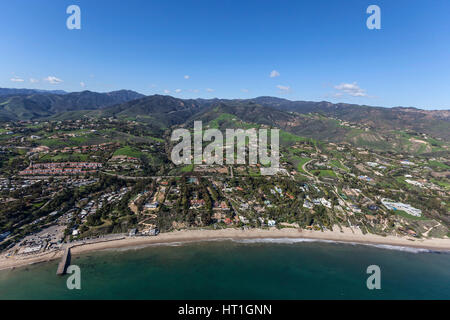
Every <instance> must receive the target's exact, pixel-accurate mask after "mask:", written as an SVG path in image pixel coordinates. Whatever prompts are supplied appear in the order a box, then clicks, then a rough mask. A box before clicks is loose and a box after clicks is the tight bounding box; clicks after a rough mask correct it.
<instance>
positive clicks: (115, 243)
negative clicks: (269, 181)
mask: <svg viewBox="0 0 450 320" xmlns="http://www.w3.org/2000/svg"><path fill="white" fill-rule="evenodd" d="M342 229H343V232H341V231H328V230H327V231H323V232H322V231H312V230H299V229H296V228H283V229H276V228H271V229H248V230H241V229H235V228H228V229H220V230H204V229H200V230H181V231H172V232H167V233H160V234H159V235H158V236H154V237H152V236H145V237H139V236H138V237H127V238H125V239H120V240H111V241H103V242H97V243H88V244H81V245H76V246H74V247H73V248H71V254H72V255H78V254H83V253H87V252H92V251H99V250H105V249H119V248H126V247H130V248H131V247H137V246H147V245H154V244H171V243H192V242H202V241H221V240H231V241H236V240H268V241H270V240H271V239H290V240H295V239H299V240H305V241H330V242H337V243H347V244H359V245H371V246H389V247H399V248H402V247H404V248H413V249H424V250H430V251H449V252H450V239H448V238H447V239H438V238H433V239H415V238H409V237H396V236H386V237H383V236H379V235H374V234H366V235H363V234H362V233H361V232H360V231H359V230H353V229H350V228H342ZM62 253H63V250H60V251H53V252H48V253H42V254H39V255H35V256H29V257H17V256H13V257H9V258H6V257H5V255H2V256H1V257H0V270H6V269H15V268H18V267H23V266H27V265H32V264H37V263H42V262H50V261H53V260H56V259H60V258H61V256H62Z"/></svg>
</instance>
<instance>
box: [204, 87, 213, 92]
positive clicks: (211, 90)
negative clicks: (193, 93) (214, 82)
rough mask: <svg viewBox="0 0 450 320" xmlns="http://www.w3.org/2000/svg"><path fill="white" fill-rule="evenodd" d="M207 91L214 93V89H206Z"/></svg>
mask: <svg viewBox="0 0 450 320" xmlns="http://www.w3.org/2000/svg"><path fill="white" fill-rule="evenodd" d="M206 91H208V92H214V89H211V88H206Z"/></svg>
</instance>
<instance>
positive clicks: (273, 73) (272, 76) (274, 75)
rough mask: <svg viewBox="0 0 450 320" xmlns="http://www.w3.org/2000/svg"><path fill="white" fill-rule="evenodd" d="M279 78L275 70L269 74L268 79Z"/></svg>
mask: <svg viewBox="0 0 450 320" xmlns="http://www.w3.org/2000/svg"><path fill="white" fill-rule="evenodd" d="M279 76H280V73H279V72H278V71H277V70H273V71H272V72H271V73H270V77H271V78H275V77H279Z"/></svg>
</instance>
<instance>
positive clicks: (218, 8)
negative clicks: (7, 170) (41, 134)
mask: <svg viewBox="0 0 450 320" xmlns="http://www.w3.org/2000/svg"><path fill="white" fill-rule="evenodd" d="M71 4H76V5H78V6H80V8H81V15H82V17H81V24H82V26H81V30H68V29H67V27H66V19H67V17H68V16H69V15H68V14H66V8H67V7H68V6H69V5H71ZM371 4H376V5H378V6H379V7H380V8H381V30H369V29H368V28H367V27H366V19H367V18H368V16H369V14H367V13H366V8H367V7H368V6H369V5H371ZM449 14H450V1H448V0H433V1H429V0H416V1H404V0H395V1H378V0H377V1H375V0H371V1H364V0H359V1H356V0H335V1H324V0H314V1H313V0H310V1H301V0H295V1H283V0H279V1H265V0H259V1H250V0H240V1H226V0H220V1H218V0H208V1H204V0H196V1H190V0H184V1H172V0H160V1H149V0H145V1H144V0H127V1H125V0H120V1H119V0H108V1H106V0H95V1H92V0H83V1H77V0H70V1H66V0H53V1H51V0H39V1H31V0H15V1H2V2H1V3H0V35H1V37H0V39H1V47H0V87H9V88H14V87H15V88H24V87H25V88H39V89H53V90H55V89H62V90H67V91H81V90H92V91H100V92H105V91H112V90H118V89H132V90H136V91H138V92H141V93H144V94H155V93H158V94H170V95H173V96H176V97H180V98H196V97H202V98H212V97H219V98H251V97H256V96H261V95H270V96H279V97H284V98H287V99H291V100H313V101H321V100H327V101H332V102H349V103H359V104H368V105H380V106H399V105H401V106H415V107H420V108H426V109H448V108H450V20H449ZM273 71H276V72H273ZM271 73H272V77H271V76H270V75H271ZM185 76H188V77H185Z"/></svg>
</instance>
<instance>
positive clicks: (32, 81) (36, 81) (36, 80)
mask: <svg viewBox="0 0 450 320" xmlns="http://www.w3.org/2000/svg"><path fill="white" fill-rule="evenodd" d="M30 82H31V83H38V82H39V80H38V79H34V78H30Z"/></svg>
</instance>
